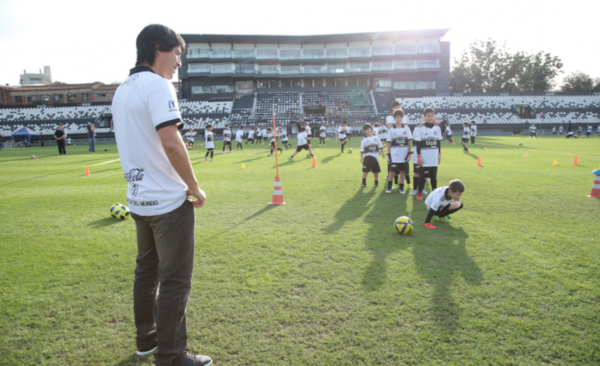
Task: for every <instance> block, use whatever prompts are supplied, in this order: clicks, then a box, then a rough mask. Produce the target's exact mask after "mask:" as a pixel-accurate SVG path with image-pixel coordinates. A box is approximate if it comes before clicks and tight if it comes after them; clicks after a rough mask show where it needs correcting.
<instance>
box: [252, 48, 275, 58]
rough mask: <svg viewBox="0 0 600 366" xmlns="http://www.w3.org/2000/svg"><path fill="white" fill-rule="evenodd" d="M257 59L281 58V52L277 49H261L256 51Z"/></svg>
mask: <svg viewBox="0 0 600 366" xmlns="http://www.w3.org/2000/svg"><path fill="white" fill-rule="evenodd" d="M256 58H258V59H271V58H279V52H278V50H277V48H259V49H257V50H256Z"/></svg>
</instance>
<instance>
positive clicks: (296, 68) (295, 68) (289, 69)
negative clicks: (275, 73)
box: [281, 65, 300, 74]
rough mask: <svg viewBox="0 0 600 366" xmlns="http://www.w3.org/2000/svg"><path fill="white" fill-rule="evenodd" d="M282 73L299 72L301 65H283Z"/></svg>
mask: <svg viewBox="0 0 600 366" xmlns="http://www.w3.org/2000/svg"><path fill="white" fill-rule="evenodd" d="M281 73H282V74H299V73H300V65H281Z"/></svg>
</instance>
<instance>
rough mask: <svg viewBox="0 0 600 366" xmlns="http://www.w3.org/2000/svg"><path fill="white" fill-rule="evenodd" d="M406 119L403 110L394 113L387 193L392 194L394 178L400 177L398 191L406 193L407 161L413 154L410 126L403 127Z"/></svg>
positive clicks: (390, 134) (389, 134)
mask: <svg viewBox="0 0 600 366" xmlns="http://www.w3.org/2000/svg"><path fill="white" fill-rule="evenodd" d="M403 119H404V111H403V110H402V109H399V108H398V109H396V110H395V111H394V120H395V126H394V128H392V129H390V130H388V137H387V147H388V151H389V160H390V165H389V171H388V186H387V190H386V191H385V193H392V185H393V184H394V178H395V177H396V176H399V182H400V184H399V189H398V191H399V192H400V193H402V194H404V193H406V191H405V190H404V178H405V176H406V172H407V170H408V163H407V160H410V155H411V154H412V143H411V140H412V138H413V136H412V133H411V132H410V128H408V125H403V124H402V120H403Z"/></svg>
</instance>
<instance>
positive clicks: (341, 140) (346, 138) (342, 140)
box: [340, 136, 348, 142]
mask: <svg viewBox="0 0 600 366" xmlns="http://www.w3.org/2000/svg"><path fill="white" fill-rule="evenodd" d="M344 141H348V136H346V137H344V138H343V139H340V142H344Z"/></svg>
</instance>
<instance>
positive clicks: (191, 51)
mask: <svg viewBox="0 0 600 366" xmlns="http://www.w3.org/2000/svg"><path fill="white" fill-rule="evenodd" d="M187 56H188V57H190V58H193V57H210V48H188V50H187Z"/></svg>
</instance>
